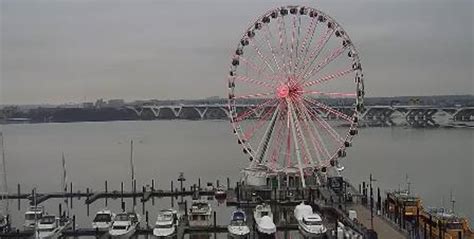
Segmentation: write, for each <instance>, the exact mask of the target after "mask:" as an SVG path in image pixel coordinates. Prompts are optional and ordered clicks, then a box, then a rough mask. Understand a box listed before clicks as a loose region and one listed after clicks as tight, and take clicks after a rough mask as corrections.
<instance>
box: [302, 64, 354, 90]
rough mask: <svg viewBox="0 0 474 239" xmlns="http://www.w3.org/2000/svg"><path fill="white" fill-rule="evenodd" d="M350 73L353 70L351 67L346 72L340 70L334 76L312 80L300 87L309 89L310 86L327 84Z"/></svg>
mask: <svg viewBox="0 0 474 239" xmlns="http://www.w3.org/2000/svg"><path fill="white" fill-rule="evenodd" d="M351 72H354V69H353V68H352V67H351V68H349V69H346V70H342V71H339V72H336V73H334V74H330V75H326V76H324V77H321V78H319V79H317V80H312V81H307V82H306V83H304V84H303V85H302V87H303V88H304V87H310V86H313V85H318V84H321V83H324V82H328V81H331V80H337V79H340V78H341V77H343V76H345V75H347V74H349V73H351Z"/></svg>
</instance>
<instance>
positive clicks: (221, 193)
mask: <svg viewBox="0 0 474 239" xmlns="http://www.w3.org/2000/svg"><path fill="white" fill-rule="evenodd" d="M214 197H215V198H216V199H217V200H224V199H226V197H227V192H226V191H225V189H224V187H222V186H220V187H218V188H217V189H216V192H215V193H214Z"/></svg>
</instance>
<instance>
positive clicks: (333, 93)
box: [300, 90, 357, 97]
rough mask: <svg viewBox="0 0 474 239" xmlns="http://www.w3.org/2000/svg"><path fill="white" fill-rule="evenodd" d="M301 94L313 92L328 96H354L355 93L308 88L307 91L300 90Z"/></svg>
mask: <svg viewBox="0 0 474 239" xmlns="http://www.w3.org/2000/svg"><path fill="white" fill-rule="evenodd" d="M300 92H301V93H303V94H315V95H322V96H330V97H355V96H356V95H357V94H355V93H343V92H322V91H317V90H308V91H305V90H304V91H300Z"/></svg>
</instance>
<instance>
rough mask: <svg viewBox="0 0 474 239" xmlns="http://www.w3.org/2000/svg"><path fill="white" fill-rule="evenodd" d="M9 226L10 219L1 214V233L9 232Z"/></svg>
mask: <svg viewBox="0 0 474 239" xmlns="http://www.w3.org/2000/svg"><path fill="white" fill-rule="evenodd" d="M8 226H9V223H8V217H7V216H6V215H2V214H0V232H7V231H8Z"/></svg>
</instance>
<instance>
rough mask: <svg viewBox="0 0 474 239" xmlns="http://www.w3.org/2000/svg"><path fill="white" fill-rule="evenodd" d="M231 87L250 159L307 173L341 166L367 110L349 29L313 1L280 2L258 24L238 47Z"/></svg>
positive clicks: (237, 127)
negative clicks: (307, 4)
mask: <svg viewBox="0 0 474 239" xmlns="http://www.w3.org/2000/svg"><path fill="white" fill-rule="evenodd" d="M228 89H229V95H228V97H229V100H228V103H229V104H228V108H229V116H230V122H231V124H232V127H233V131H234V134H235V135H236V136H237V142H238V143H239V144H240V145H241V146H242V150H243V152H244V153H245V154H246V155H247V156H248V159H249V160H250V162H251V163H250V166H251V167H255V166H258V165H260V166H262V165H263V166H265V167H267V168H269V169H271V170H273V171H275V172H282V171H285V170H288V169H290V168H292V169H297V171H298V172H299V173H300V174H301V176H302V177H301V178H303V175H307V174H311V173H314V172H325V171H326V170H327V169H328V168H329V167H338V165H339V161H338V159H339V158H342V157H345V155H346V148H347V147H350V146H351V144H352V138H353V136H354V135H356V134H357V124H358V120H359V117H358V116H359V114H360V113H361V112H362V111H363V99H364V84H363V73H362V67H361V63H360V60H359V54H358V52H357V50H356V48H355V47H354V45H353V43H352V41H351V39H350V38H349V35H348V34H347V32H346V31H344V29H343V28H342V27H341V25H339V24H338V23H337V22H336V21H335V20H334V19H333V18H331V17H330V16H328V15H327V14H325V13H323V12H321V11H319V10H317V9H314V8H310V7H305V6H284V7H279V8H275V9H272V10H270V11H268V12H266V13H265V14H263V15H262V16H260V17H258V18H257V20H255V21H254V22H253V23H252V24H251V25H250V27H249V28H248V29H247V30H246V31H245V32H244V34H243V36H242V38H241V39H240V40H239V43H238V45H237V48H236V49H235V51H234V52H233V54H232V59H231V66H230V72H229V77H228ZM249 105H250V106H249ZM335 105H338V107H337V108H336V107H335ZM329 119H334V120H329ZM341 123H342V124H341ZM338 125H345V127H340V126H338ZM303 185H304V180H303Z"/></svg>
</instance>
